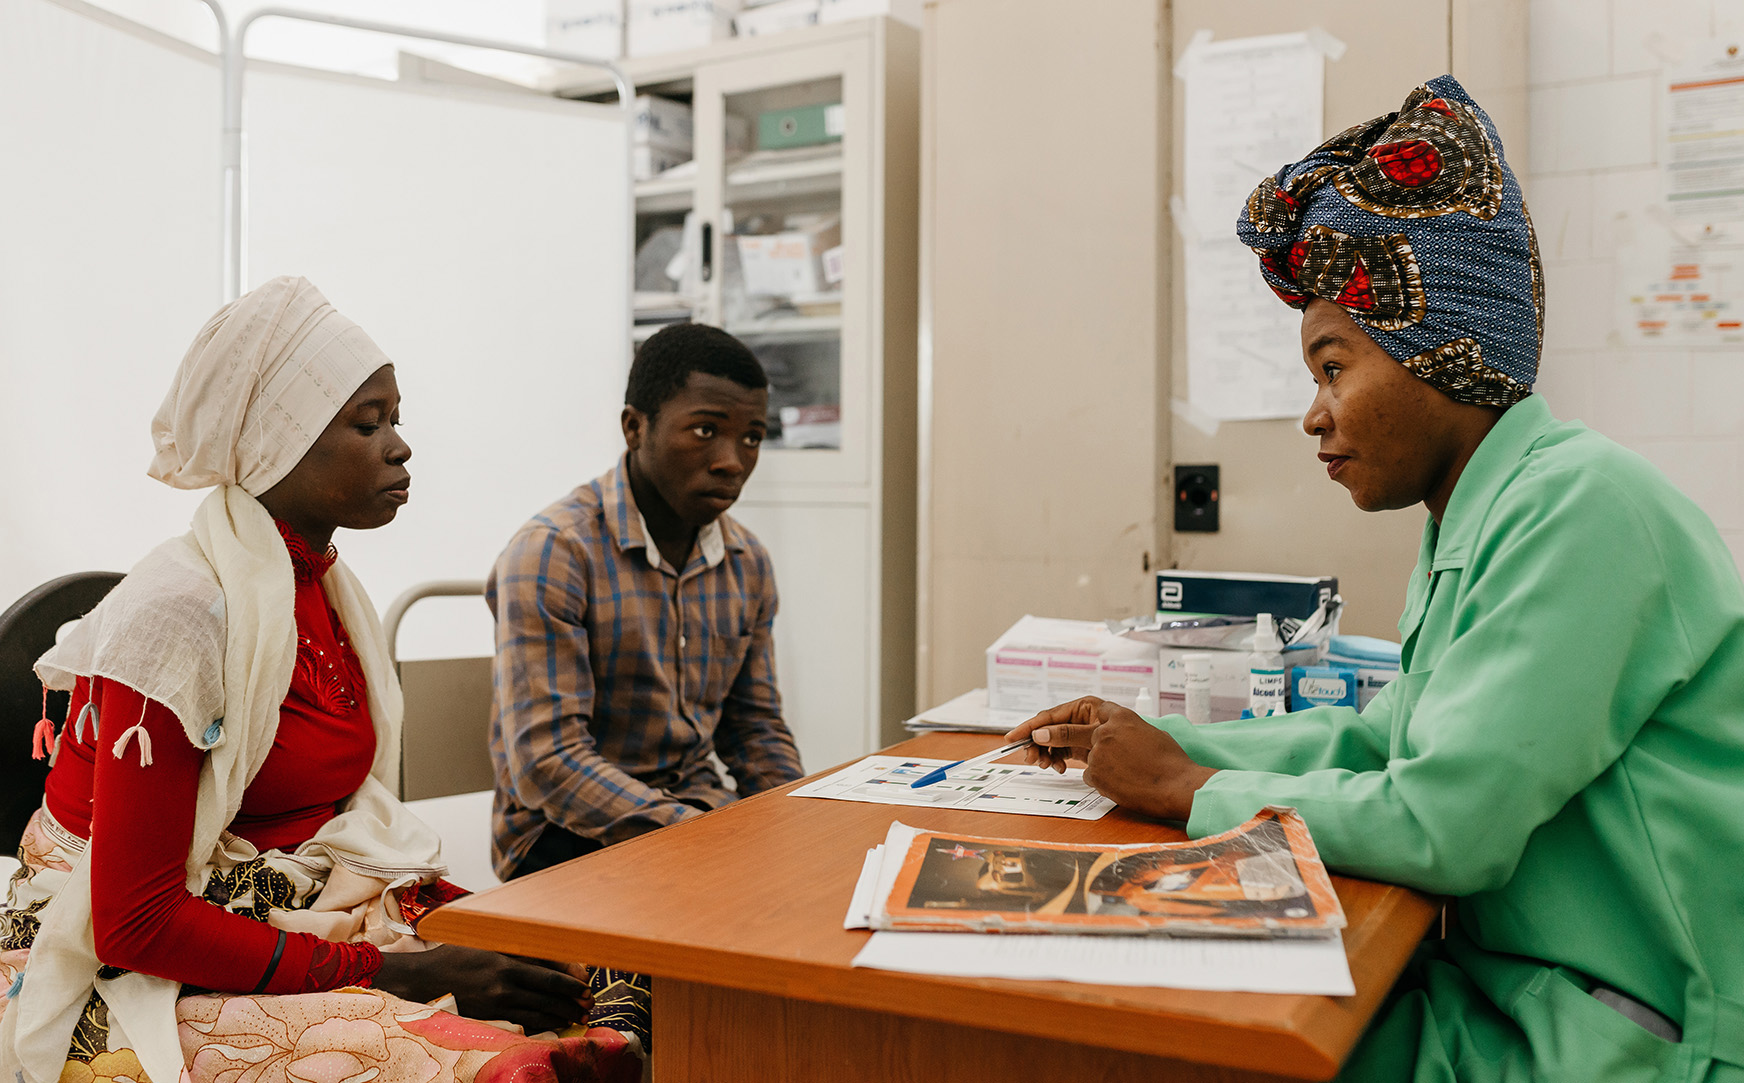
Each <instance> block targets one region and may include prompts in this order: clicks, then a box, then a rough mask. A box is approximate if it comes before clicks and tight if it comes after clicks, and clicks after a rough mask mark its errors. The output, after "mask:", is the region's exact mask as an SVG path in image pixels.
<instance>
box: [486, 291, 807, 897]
mask: <svg viewBox="0 0 1744 1083" xmlns="http://www.w3.org/2000/svg"><path fill="white" fill-rule="evenodd" d="M768 386H769V381H768V379H767V378H766V377H765V376H764V374H763V368H762V366H761V365H759V364H758V362H757V359H756V357H754V356H753V355H752V354H751V351H750V350H748V349H746V348H745V346H744V345H743V344H742V343H740V342H739V341H738V340H737V339H735V338H733V337H732V336H731V335H729V334H727V333H726V332H725V331H721V330H719V329H717V328H713V327H708V326H705V325H701V324H678V325H675V326H672V327H668V328H665V329H664V330H662V331H660V332H659V333H658V334H656V335H654V336H653V337H652V338H650V339H649V340H648V341H647V342H646V343H644V344H643V346H642V348H641V350H640V351H639V352H638V354H637V356H636V360H635V362H634V364H632V365H631V367H630V379H629V386H628V388H627V389H626V391H625V394H624V398H625V406H624V413H623V418H622V422H623V428H624V443H625V444H626V446H627V450H626V451H625V454H624V457H623V458H622V459H620V460H619V462H618V465H617V467H616V468H614V469H613V470H611V471H609V472H608V473H606V474H604V475H602V476H601V477H598V478H595V479H594V480H593V481H590V482H588V483H587V484H585V485H583V486H581V487H580V488H578V489H576V490H575V491H574V492H572V493H570V494H569V495H568V496H566V497H564V498H563V499H562V500H560V501H558V502H557V503H555V504H553V505H551V506H550V507H548V508H546V509H545V510H544V511H542V512H540V513H539V514H538V515H536V516H534V517H533V519H532V520H531V521H529V522H528V523H527V524H526V525H525V526H523V527H522V528H521V529H520V531H519V532H517V533H516V534H515V536H514V538H513V539H511V540H510V542H509V544H508V547H507V548H506V549H504V550H503V553H502V555H501V556H500V557H498V558H497V563H496V568H495V569H494V570H493V571H492V573H491V577H490V581H489V583H488V584H487V586H486V590H485V598H486V600H487V601H488V602H489V604H490V607H491V611H492V612H493V613H494V614H495V616H496V674H495V684H496V696H495V706H494V708H493V711H492V719H491V758H492V760H494V761H495V763H496V772H497V785H496V801H495V808H494V825H493V833H494V843H493V847H492V850H493V858H494V860H495V863H496V869H497V874H498V875H499V876H501V877H502V878H503V879H505V880H507V879H510V878H512V877H515V876H520V875H524V874H526V873H529V872H533V871H536V870H538V869H542V868H546V867H549V866H551V865H555V864H557V863H559V862H561V861H567V860H568V859H570V858H572V857H578V856H580V855H582V854H586V853H591V852H592V851H594V850H598V849H600V848H601V847H603V846H609V845H611V844H612V843H614V842H621V841H623V840H624V839H628V838H633V837H635V836H636V835H640V834H643V833H644V832H647V831H652V830H654V829H656V828H659V827H665V826H666V825H668V824H672V823H677V822H678V821H679V820H682V819H685V818H686V817H690V816H696V815H700V814H701V813H702V812H704V811H707V810H709V809H712V808H718V807H719V806H721V805H724V804H726V803H727V802H728V801H731V800H733V796H734V794H733V792H732V791H730V790H728V789H727V788H726V786H725V785H724V783H723V781H722V779H721V777H720V776H719V775H718V774H717V773H716V771H715V769H714V767H713V765H712V764H711V763H710V760H709V754H710V753H711V752H712V753H715V754H717V755H719V757H720V759H721V762H723V763H724V764H726V766H727V770H728V771H729V772H731V773H732V776H733V779H734V781H735V782H736V783H737V792H738V794H739V795H740V796H745V795H749V794H753V793H757V792H759V791H762V790H766V789H769V788H771V787H774V786H779V785H781V784H782V783H785V782H789V781H791V780H793V779H795V778H798V777H799V776H800V774H801V771H800V766H799V753H798V752H797V751H796V750H795V748H794V744H793V736H792V734H790V733H789V732H788V730H787V726H786V724H785V723H784V722H783V721H782V719H781V695H780V692H779V691H778V690H777V689H776V685H775V653H774V642H773V640H772V638H771V636H772V630H773V628H774V623H775V609H776V596H775V573H774V569H773V568H772V567H771V565H770V561H769V554H768V552H767V551H766V550H765V549H764V548H763V546H762V544H761V543H760V542H758V540H757V539H756V537H755V536H753V535H752V534H751V532H750V531H748V530H746V529H745V528H744V527H742V526H740V525H739V524H738V523H736V522H734V521H733V520H732V519H731V518H728V517H727V516H726V514H725V512H726V510H727V509H728V508H730V507H731V506H732V505H733V502H734V501H735V500H737V499H738V497H739V492H740V490H741V489H742V488H743V486H744V484H745V481H746V480H747V479H748V478H749V477H750V476H751V471H752V470H753V469H754V468H755V467H756V465H757V453H758V448H759V445H761V443H762V441H763V435H764V430H765V428H766V422H765V415H766V414H767V412H768V407H769V391H768Z"/></svg>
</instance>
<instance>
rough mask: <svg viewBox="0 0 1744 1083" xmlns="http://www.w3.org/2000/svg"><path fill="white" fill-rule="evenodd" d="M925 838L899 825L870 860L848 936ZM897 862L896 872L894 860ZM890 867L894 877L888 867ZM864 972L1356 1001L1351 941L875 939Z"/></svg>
mask: <svg viewBox="0 0 1744 1083" xmlns="http://www.w3.org/2000/svg"><path fill="white" fill-rule="evenodd" d="M917 833H918V829H916V828H913V827H909V826H908V825H906V824H904V823H902V822H901V821H893V822H892V823H891V825H890V832H889V834H888V835H887V836H886V837H885V840H884V843H883V845H881V846H875V847H873V848H872V849H870V850H868V851H867V852H866V860H865V863H864V864H863V865H862V866H861V869H860V879H859V880H858V881H857V882H856V883H855V885H854V894H853V898H852V900H851V901H850V902H849V905H848V915H847V918H846V919H845V920H844V921H843V922H842V927H843V928H846V929H870V928H872V927H873V918H874V916H875V914H876V912H877V910H878V908H879V907H881V906H882V905H883V902H884V900H885V899H887V898H889V897H890V891H891V888H892V887H894V886H895V883H896V875H897V871H898V870H899V869H900V868H901V865H902V855H903V854H905V853H907V852H908V848H909V844H910V843H911V842H912V841H913V840H914V837H915V835H916V834H917ZM886 854H892V855H895V856H894V857H893V858H892V860H890V861H889V862H888V863H886V862H885V860H884V855H886ZM887 865H888V867H887ZM853 965H854V966H864V967H871V968H873V969H877V970H900V971H903V972H905V973H909V974H941V975H946V976H951V977H960V978H1013V979H1018V980H1025V981H1075V982H1085V983H1088V984H1092V985H1138V986H1158V987H1163V988H1171V989H1211V990H1219V991H1225V992H1241V993H1296V994H1311V995H1313V994H1317V995H1323V996H1354V995H1355V994H1356V986H1355V985H1354V984H1353V983H1352V982H1351V978H1350V963H1349V961H1348V960H1347V959H1346V957H1345V954H1344V938H1343V937H1342V936H1334V937H1330V938H1327V939H1321V940H1248V939H1239V940H1234V939H1217V938H1213V937H1167V936H1109V935H1106V934H1093V935H1075V934H1071V933H1044V934H1023V933H933V932H926V933H892V932H879V933H873V934H872V939H870V940H868V941H867V942H866V946H865V947H864V948H862V949H861V950H860V954H858V955H856V956H855V957H854V963H853Z"/></svg>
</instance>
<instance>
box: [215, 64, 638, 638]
mask: <svg viewBox="0 0 1744 1083" xmlns="http://www.w3.org/2000/svg"><path fill="white" fill-rule="evenodd" d="M246 87H247V89H246V96H245V107H244V118H243V119H244V129H245V131H246V133H247V145H246V153H247V156H248V157H247V163H248V190H247V196H246V199H247V202H246V208H247V227H246V230H245V234H244V237H245V244H246V254H245V268H246V282H245V283H244V285H245V287H252V286H254V285H257V284H259V283H260V282H263V281H265V280H266V279H268V278H271V277H272V276H274V275H280V274H300V275H305V276H307V277H308V278H309V279H310V280H311V281H313V282H314V283H315V284H316V285H317V286H319V287H320V289H321V290H322V292H324V293H325V294H326V295H327V297H328V299H329V300H331V301H332V302H333V303H334V304H335V305H336V306H338V308H339V309H340V310H341V311H342V312H344V313H346V314H347V315H348V316H350V317H352V318H353V319H355V320H357V321H358V322H359V323H360V324H362V325H363V327H364V328H365V329H366V330H367V331H368V332H369V333H370V335H371V337H373V338H374V339H375V340H376V342H377V343H379V344H380V345H381V347H382V349H383V350H385V351H386V352H387V354H388V356H389V357H392V358H393V359H394V362H395V370H396V375H397V377H398V380H399V384H400V390H401V393H402V395H403V396H404V407H403V414H404V422H405V425H404V429H403V431H404V433H405V436H406V439H407V441H408V442H409V443H410V444H411V446H412V453H413V455H412V461H411V463H410V467H411V470H412V479H413V480H412V500H411V502H410V503H409V504H408V505H407V506H406V508H405V509H404V510H402V511H401V513H400V515H399V518H398V519H397V520H396V521H395V522H394V523H393V524H392V525H390V526H388V527H385V528H383V529H381V530H378V531H370V532H364V533H352V532H341V534H340V536H339V537H338V538H337V539H336V542H337V544H338V545H339V548H340V552H341V553H342V554H343V555H344V557H345V559H346V560H347V561H348V562H349V563H350V564H351V566H352V567H353V569H355V570H356V572H357V573H358V575H359V576H360V577H361V578H362V580H363V582H364V585H365V586H366V587H367V588H368V590H369V592H370V594H371V596H372V597H373V598H374V599H375V601H376V604H377V606H378V607H379V608H383V609H385V608H386V607H387V605H388V603H389V602H390V601H391V600H392V599H393V598H394V596H395V595H396V594H398V593H399V592H400V591H401V590H403V589H404V588H405V587H407V586H410V585H412V584H414V583H417V582H419V581H422V580H426V579H456V578H477V579H483V578H484V577H485V575H486V574H487V573H488V572H489V570H490V567H491V564H492V562H493V561H494V560H495V558H496V556H497V554H498V552H500V551H501V549H502V547H503V545H504V543H505V542H507V541H508V538H509V536H510V535H511V534H512V533H513V532H514V531H515V529H516V528H517V527H518V526H520V525H521V524H522V523H523V522H525V521H526V520H527V519H528V518H529V517H530V516H532V515H533V514H534V513H535V512H537V511H539V510H540V509H541V508H543V507H545V506H546V505H547V504H549V503H551V502H552V501H554V500H556V499H557V498H558V497H560V496H562V495H563V494H564V493H566V492H568V491H569V490H570V489H572V488H574V487H575V486H576V485H578V484H580V483H581V482H583V481H586V480H587V479H589V478H591V477H593V476H594V475H595V474H598V473H600V472H601V471H603V470H605V469H607V468H608V467H610V466H611V465H612V463H613V462H614V461H615V459H616V457H617V455H618V453H619V451H620V450H621V448H622V445H623V438H622V436H621V435H620V432H619V429H618V422H617V418H618V413H619V411H620V409H621V408H622V405H623V390H624V389H623V380H624V375H625V372H626V369H627V363H628V358H629V343H628V335H627V329H626V328H625V326H624V312H625V310H626V306H627V298H626V296H625V292H624V291H625V290H626V289H628V288H629V287H628V280H627V268H628V265H629V249H628V245H629V237H628V232H629V227H628V224H627V223H626V221H625V215H626V213H627V206H628V198H629V197H628V192H627V185H628V183H629V179H628V178H629V168H628V163H627V162H626V161H625V146H624V142H625V140H624V130H623V126H622V121H621V120H620V119H619V116H618V113H617V110H615V109H612V108H607V107H603V106H597V105H587V104H581V103H574V102H567V101H560V100H557V99H551V98H542V97H538V96H534V95H515V94H504V93H496V92H491V91H476V90H472V89H469V88H459V87H453V88H449V87H441V88H431V87H401V86H398V85H395V84H392V83H384V82H377V81H374V80H367V79H357V78H352V77H347V76H335V75H325V74H319V73H314V72H309V71H305V70H301V69H290V68H283V67H277V66H271V65H251V70H250V72H249V74H248V76H247V83H246ZM489 628H490V625H489V619H488V614H487V613H486V612H485V610H484V609H483V607H482V606H475V605H465V606H458V605H453V604H450V605H447V606H444V605H438V604H437V603H427V604H424V605H419V606H417V607H414V609H413V610H412V611H411V615H410V616H409V617H408V618H407V622H406V625H405V628H404V630H403V631H402V633H401V636H400V643H401V653H402V656H403V657H452V656H464V655H474V654H487V653H489V652H490V648H491V640H490V632H489Z"/></svg>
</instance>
